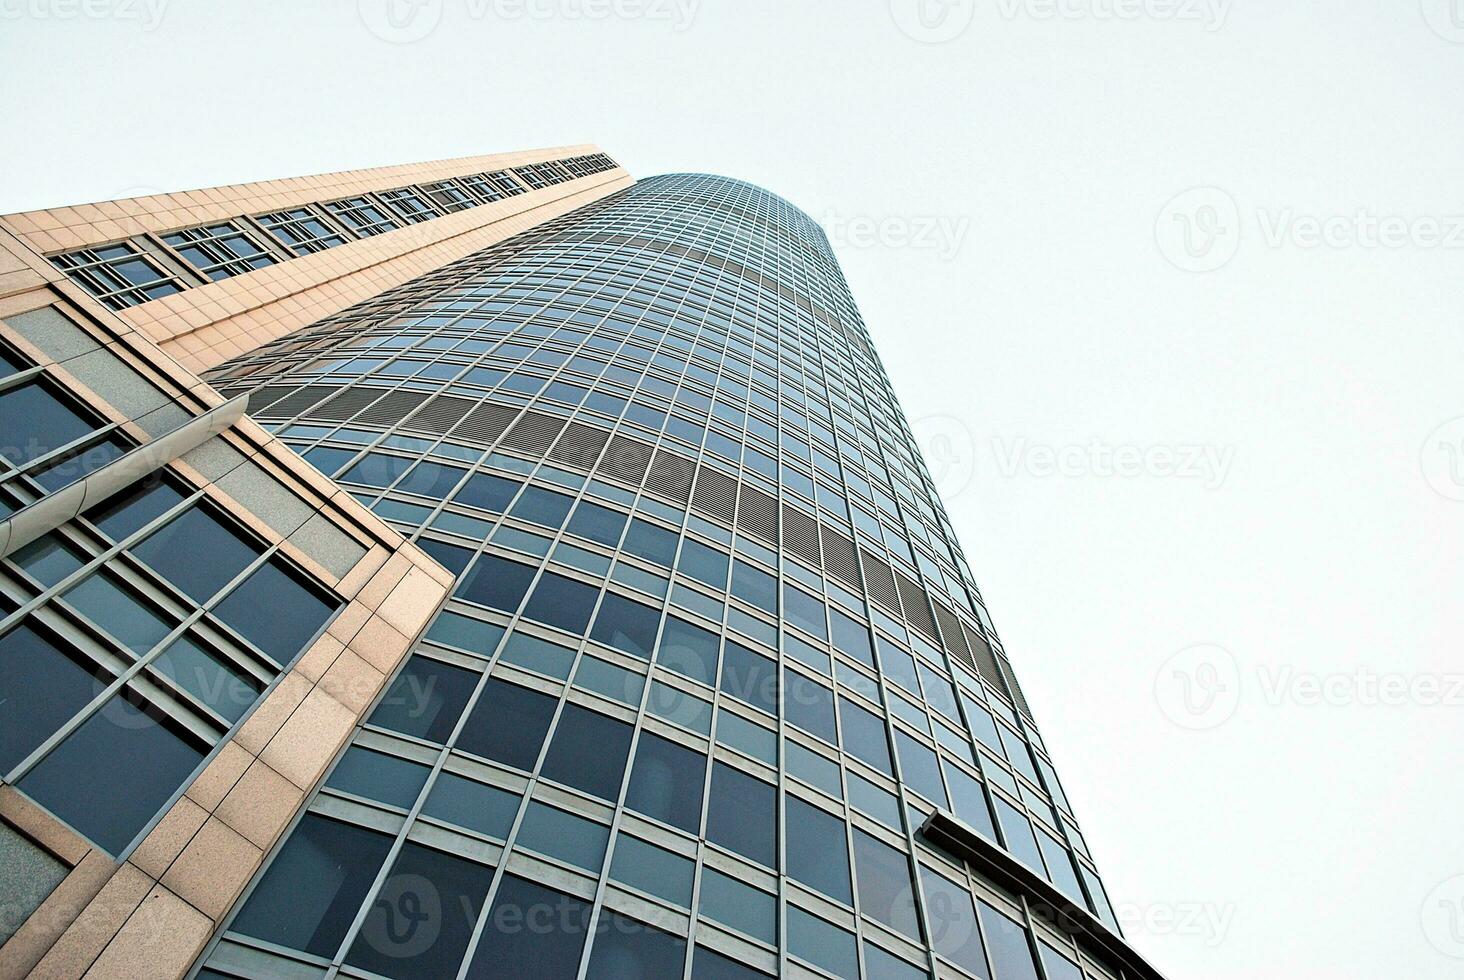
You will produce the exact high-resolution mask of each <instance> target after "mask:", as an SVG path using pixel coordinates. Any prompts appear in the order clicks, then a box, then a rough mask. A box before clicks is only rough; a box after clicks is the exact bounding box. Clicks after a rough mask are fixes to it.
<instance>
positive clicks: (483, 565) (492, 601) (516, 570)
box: [457, 555, 534, 613]
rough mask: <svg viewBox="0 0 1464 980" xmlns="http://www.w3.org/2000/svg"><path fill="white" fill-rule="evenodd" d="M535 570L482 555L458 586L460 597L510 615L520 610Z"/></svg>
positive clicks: (492, 556)
mask: <svg viewBox="0 0 1464 980" xmlns="http://www.w3.org/2000/svg"><path fill="white" fill-rule="evenodd" d="M533 580H534V569H533V568H531V567H530V566H528V565H521V564H519V563H518V562H516V561H508V560H507V559H504V558H498V557H495V556H494V555H480V556H479V557H478V561H477V562H476V563H475V564H474V565H473V568H472V571H470V572H468V575H467V577H466V578H464V579H463V580H462V581H460V582H459V583H458V587H457V594H458V595H459V596H461V597H462V598H464V599H466V600H467V601H468V602H476V603H479V604H480V605H484V606H487V607H488V608H490V609H499V610H502V611H503V612H507V613H511V612H515V611H517V610H518V607H519V603H521V602H523V599H524V593H526V592H528V591H529V583H530V582H532V581H533Z"/></svg>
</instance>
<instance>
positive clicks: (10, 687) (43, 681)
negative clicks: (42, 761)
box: [0, 624, 106, 774]
mask: <svg viewBox="0 0 1464 980" xmlns="http://www.w3.org/2000/svg"><path fill="white" fill-rule="evenodd" d="M84 664H85V666H84ZM105 676H106V675H105V674H104V673H103V672H102V670H101V669H100V668H99V667H96V666H94V665H90V664H86V661H85V660H83V659H82V658H81V657H80V656H79V655H76V654H73V653H72V652H71V651H70V649H69V648H68V647H66V646H64V645H62V644H61V643H59V642H53V641H52V640H51V639H50V638H49V637H48V636H46V635H45V634H44V633H40V632H38V631H37V630H35V629H33V628H32V627H31V626H29V625H27V624H22V625H20V626H17V627H16V628H15V629H13V630H11V631H10V632H9V633H6V634H5V635H4V636H3V637H0V774H4V773H7V772H9V771H10V770H11V769H12V768H14V767H15V765H16V763H18V762H20V761H21V760H22V759H24V758H25V757H26V756H27V755H29V754H30V753H31V752H32V751H33V750H34V749H35V747H36V746H38V745H40V744H41V743H42V742H44V741H45V740H46V739H48V738H50V737H51V736H52V735H54V734H55V733H56V730H57V729H58V728H60V727H61V726H62V725H63V724H64V723H65V722H67V721H68V720H70V719H71V717H72V715H74V714H76V713H77V712H78V711H80V710H81V709H82V708H83V707H85V706H86V704H87V702H89V701H91V699H92V698H94V697H96V696H97V695H98V694H100V693H101V691H102V688H103V686H104V684H105V683H106V682H105Z"/></svg>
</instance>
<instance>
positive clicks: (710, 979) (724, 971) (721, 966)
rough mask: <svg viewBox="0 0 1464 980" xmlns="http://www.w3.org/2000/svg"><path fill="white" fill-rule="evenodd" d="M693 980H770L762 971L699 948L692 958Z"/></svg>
mask: <svg viewBox="0 0 1464 980" xmlns="http://www.w3.org/2000/svg"><path fill="white" fill-rule="evenodd" d="M691 980H769V978H768V975H767V974H766V973H763V972H762V971H761V970H754V969H753V968H752V967H750V966H748V965H747V964H745V963H739V962H738V961H736V960H733V959H729V958H727V957H725V956H723V955H722V954H721V953H717V952H713V951H712V950H710V949H704V948H702V947H697V950H696V952H695V953H693V954H692V957H691Z"/></svg>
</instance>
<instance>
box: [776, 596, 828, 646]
mask: <svg viewBox="0 0 1464 980" xmlns="http://www.w3.org/2000/svg"><path fill="white" fill-rule="evenodd" d="M783 616H784V618H785V619H787V621H788V622H790V623H792V624H793V625H794V626H797V627H798V628H799V629H802V630H806V631H808V632H809V633H812V634H813V635H814V636H816V637H818V638H819V639H823V640H826V639H828V638H829V630H828V627H827V626H826V625H824V604H823V603H822V602H819V601H818V600H817V599H815V598H814V597H813V596H811V595H809V594H808V593H807V592H804V591H803V590H802V589H795V588H793V586H791V585H788V584H787V583H786V582H785V583H784V584H783Z"/></svg>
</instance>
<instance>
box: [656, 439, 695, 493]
mask: <svg viewBox="0 0 1464 980" xmlns="http://www.w3.org/2000/svg"><path fill="white" fill-rule="evenodd" d="M695 476H696V463H695V462H693V461H692V460H689V459H687V458H686V457H685V456H682V455H680V454H679V453H673V452H668V451H667V450H665V449H658V450H656V455H655V457H654V458H652V459H651V466H650V469H648V470H647V471H646V489H647V490H650V491H653V492H655V493H659V494H661V495H662V496H665V497H670V498H671V499H672V500H674V501H676V502H677V503H678V504H682V505H685V503H686V501H687V498H689V497H690V496H691V481H692V479H693V478H695Z"/></svg>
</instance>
